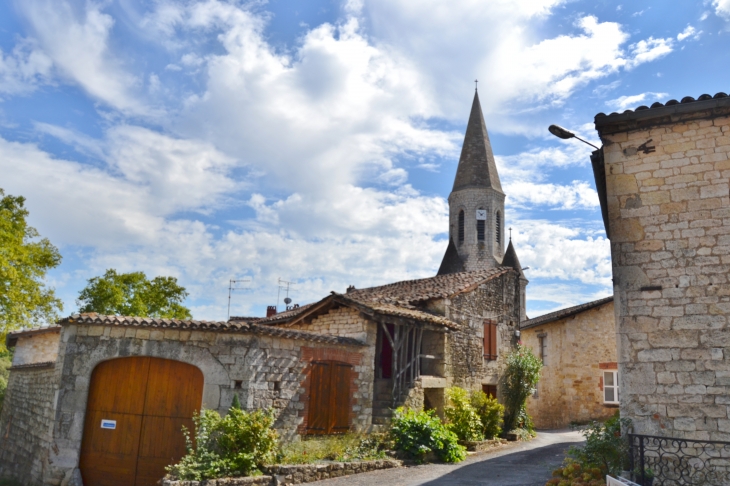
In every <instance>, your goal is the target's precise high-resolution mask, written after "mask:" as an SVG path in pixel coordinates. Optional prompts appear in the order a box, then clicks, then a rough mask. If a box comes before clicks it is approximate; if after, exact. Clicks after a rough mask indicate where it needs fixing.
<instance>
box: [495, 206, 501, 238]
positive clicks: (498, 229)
mask: <svg viewBox="0 0 730 486" xmlns="http://www.w3.org/2000/svg"><path fill="white" fill-rule="evenodd" d="M494 226H495V230H496V232H497V234H496V237H497V245H501V244H502V215H501V214H499V213H497V216H496V217H495V218H494Z"/></svg>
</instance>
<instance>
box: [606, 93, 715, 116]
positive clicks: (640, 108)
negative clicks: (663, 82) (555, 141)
mask: <svg viewBox="0 0 730 486" xmlns="http://www.w3.org/2000/svg"><path fill="white" fill-rule="evenodd" d="M727 97H728V95H727V94H726V93H724V92H722V91H720V92H718V93H715V96H712V95H709V94H707V93H705V94H701V95H700V96H699V97H698V98H697V99H694V98H692V97H691V96H685V97H684V98H682V100H681V101H677V100H676V99H671V100H669V101H667V102H666V103H660V102H659V101H657V102H654V103H652V104H651V106H646V105H641V106H638V107H636V108H635V109H633V110H624V111H623V112H621V113H618V112H616V111H614V112H612V113H610V114H608V115H606V114H605V113H603V112H600V113H598V114H596V116H595V118H596V119H598V118H604V117H612V116H618V115H624V114H627V113H634V112H636V111H644V110H651V109H654V108H662V107H665V106H674V105H680V104H681V105H684V104H687V103H694V102H697V101H708V100H717V99H721V98H727Z"/></svg>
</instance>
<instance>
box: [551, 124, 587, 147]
mask: <svg viewBox="0 0 730 486" xmlns="http://www.w3.org/2000/svg"><path fill="white" fill-rule="evenodd" d="M548 130H549V131H550V133H552V134H553V135H555V136H556V137H558V138H562V139H563V140H568V139H569V138H577V139H578V140H580V141H581V142H583V143H585V144H588V145H590V146H591V147H593V148H594V149H596V150H598V147H596V146H595V145H593V144H592V143H590V142H586V141H585V140H583V139H582V138H580V137H579V136H577V135H576V134H575V133H573V132H571V131H570V130H566V129H565V128H563V127H561V126H559V125H550V126H549V127H548Z"/></svg>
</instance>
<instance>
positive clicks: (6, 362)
mask: <svg viewBox="0 0 730 486" xmlns="http://www.w3.org/2000/svg"><path fill="white" fill-rule="evenodd" d="M12 364H13V351H12V350H10V349H5V350H2V351H0V410H2V409H3V402H4V401H5V392H6V390H7V389H8V378H9V377H10V366H12ZM1 485H2V483H0V486H1Z"/></svg>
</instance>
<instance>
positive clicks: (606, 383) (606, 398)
mask: <svg viewBox="0 0 730 486" xmlns="http://www.w3.org/2000/svg"><path fill="white" fill-rule="evenodd" d="M618 399H619V394H618V371H604V372H603V403H611V404H618V403H619V402H618Z"/></svg>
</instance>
